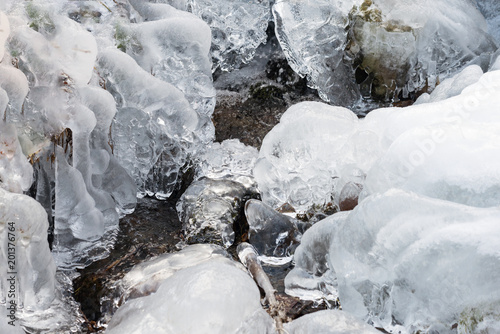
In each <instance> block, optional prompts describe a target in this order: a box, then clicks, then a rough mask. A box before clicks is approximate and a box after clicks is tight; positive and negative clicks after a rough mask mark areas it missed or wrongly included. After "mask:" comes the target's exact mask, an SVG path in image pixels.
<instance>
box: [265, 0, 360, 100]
mask: <svg viewBox="0 0 500 334" xmlns="http://www.w3.org/2000/svg"><path fill="white" fill-rule="evenodd" d="M358 3H361V1H360V0H358V1H351V2H344V1H342V2H336V3H335V4H334V3H333V2H331V1H327V0H319V1H307V2H302V1H292V0H290V1H288V0H281V1H276V3H275V4H274V5H273V7H272V10H273V16H274V22H275V24H276V36H277V37H278V40H279V42H280V44H281V47H282V49H283V51H284V53H285V55H286V57H287V59H288V63H289V65H290V66H291V67H292V69H293V70H294V71H295V72H296V73H298V74H299V75H301V76H306V77H307V79H308V84H309V85H310V86H311V87H312V88H315V89H318V93H319V94H320V97H321V98H322V99H324V100H326V101H331V102H333V103H334V104H336V105H344V106H347V105H351V104H353V103H354V102H356V101H357V99H358V98H359V96H360V92H359V88H358V86H357V85H356V81H355V80H354V77H353V75H352V69H351V64H350V63H349V62H348V61H346V60H344V49H345V43H346V41H347V29H346V28H347V22H346V19H347V14H348V13H349V10H350V9H351V8H352V6H354V5H356V4H358ZM332 72H334V73H335V77H333V76H332Z"/></svg>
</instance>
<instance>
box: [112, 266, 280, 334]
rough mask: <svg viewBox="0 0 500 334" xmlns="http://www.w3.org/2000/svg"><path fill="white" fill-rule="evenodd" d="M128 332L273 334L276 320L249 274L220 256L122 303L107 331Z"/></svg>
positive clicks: (189, 268) (175, 275) (180, 272)
mask: <svg viewBox="0 0 500 334" xmlns="http://www.w3.org/2000/svg"><path fill="white" fill-rule="evenodd" d="M138 310H140V311H138ZM123 332H127V333H131V334H134V333H137V334H140V333H251V332H252V333H274V323H273V321H272V319H271V317H270V316H269V315H268V314H267V313H266V312H265V311H264V310H263V309H262V307H261V305H260V292H259V289H258V288H257V286H256V285H255V283H254V282H253V280H252V279H251V278H250V276H249V275H248V274H247V273H246V272H244V271H243V270H241V269H240V268H239V266H236V265H235V262H233V261H231V260H229V259H225V258H222V257H221V258H218V259H212V260H209V261H206V262H203V263H201V264H198V265H194V266H191V267H188V268H186V269H182V270H179V271H177V272H175V273H174V274H173V275H172V276H170V277H169V278H167V279H165V280H164V281H163V282H162V283H161V285H160V286H159V288H158V290H157V291H156V292H155V293H154V294H151V295H149V296H146V297H141V298H137V299H134V300H130V301H128V302H127V303H126V304H125V305H123V306H122V307H120V308H119V309H118V311H117V312H116V313H115V315H114V316H113V318H112V320H111V322H110V323H109V326H108V329H107V331H106V333H109V334H112V333H123Z"/></svg>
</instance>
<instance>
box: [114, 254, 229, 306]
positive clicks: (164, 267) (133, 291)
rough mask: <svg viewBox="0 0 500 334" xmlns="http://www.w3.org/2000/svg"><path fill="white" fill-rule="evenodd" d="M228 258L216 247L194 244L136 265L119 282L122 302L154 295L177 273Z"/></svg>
mask: <svg viewBox="0 0 500 334" xmlns="http://www.w3.org/2000/svg"><path fill="white" fill-rule="evenodd" d="M220 258H229V255H228V254H227V253H226V251H225V250H224V249H223V248H222V247H220V246H217V245H210V244H194V245H190V246H187V247H185V248H184V249H182V250H181V251H179V252H176V253H170V254H164V255H161V256H158V257H157V258H154V259H152V260H149V261H146V262H142V263H140V264H138V265H136V266H135V267H134V268H133V269H132V270H131V271H130V272H128V273H127V274H126V275H125V276H124V277H123V279H122V280H121V282H120V289H121V290H122V297H121V299H122V300H124V301H125V300H127V299H129V298H130V299H133V298H138V297H143V296H147V295H150V294H151V293H155V292H156V290H158V287H159V286H160V284H161V283H162V282H163V281H164V280H165V279H167V278H169V277H170V276H172V275H174V274H175V273H176V272H177V271H179V270H182V269H185V268H189V267H192V266H195V265H198V264H200V263H203V262H206V261H211V260H214V259H220Z"/></svg>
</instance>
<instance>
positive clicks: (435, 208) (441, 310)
mask: <svg viewBox="0 0 500 334" xmlns="http://www.w3.org/2000/svg"><path fill="white" fill-rule="evenodd" d="M499 217H500V209H499V207H495V208H473V207H470V206H464V205H460V204H456V203H451V202H448V201H442V200H436V199H431V198H428V197H422V196H419V195H416V194H414V193H409V192H405V191H402V190H396V189H393V190H390V191H388V192H386V193H384V194H378V195H373V196H370V197H368V198H366V199H365V200H364V201H362V202H361V203H360V205H359V206H358V207H357V208H356V209H354V210H353V211H352V213H351V214H350V215H349V216H347V217H346V218H345V219H342V220H341V221H339V222H338V223H337V224H336V226H335V227H334V234H335V236H334V238H333V240H332V241H331V247H330V251H329V253H328V255H329V264H330V265H331V267H333V268H334V270H335V272H336V274H337V281H338V289H339V294H340V300H341V303H342V308H343V309H344V310H346V311H348V312H350V313H353V314H355V315H356V316H358V317H361V318H364V319H366V320H367V321H370V322H373V323H374V324H375V325H376V326H381V327H384V328H386V329H390V328H391V326H393V325H398V324H399V325H403V326H404V327H405V328H406V330H407V331H408V332H409V333H414V332H415V331H417V330H431V328H435V329H438V328H451V327H452V325H453V324H455V323H457V321H458V320H459V315H460V313H461V312H463V311H466V310H468V309H469V308H471V307H472V308H479V312H480V311H481V309H483V308H484V307H488V305H491V304H493V303H498V302H499V301H500V291H499V290H498V286H499V284H500V246H499V245H500V225H499V224H498V219H499ZM328 219H335V216H334V217H333V218H328ZM306 235H307V233H306Z"/></svg>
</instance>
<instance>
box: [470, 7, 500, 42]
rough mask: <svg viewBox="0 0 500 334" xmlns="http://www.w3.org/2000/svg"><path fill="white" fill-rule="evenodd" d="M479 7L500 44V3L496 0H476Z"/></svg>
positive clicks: (490, 30) (491, 32)
mask: <svg viewBox="0 0 500 334" xmlns="http://www.w3.org/2000/svg"><path fill="white" fill-rule="evenodd" d="M476 2H477V7H478V8H479V10H480V11H481V13H482V14H483V15H484V17H485V18H486V22H488V30H489V32H490V34H491V35H492V36H493V37H495V39H496V41H497V44H500V3H499V2H498V1H496V0H476Z"/></svg>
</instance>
